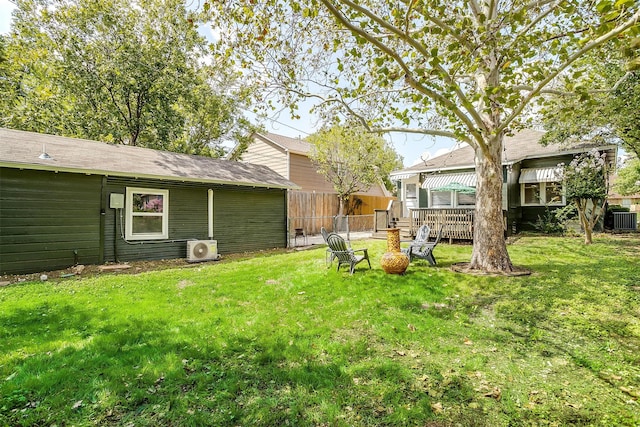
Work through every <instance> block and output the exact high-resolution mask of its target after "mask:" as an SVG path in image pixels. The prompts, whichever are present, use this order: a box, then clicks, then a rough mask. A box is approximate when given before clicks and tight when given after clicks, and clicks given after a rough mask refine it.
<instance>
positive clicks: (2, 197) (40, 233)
mask: <svg viewBox="0 0 640 427" xmlns="http://www.w3.org/2000/svg"><path fill="white" fill-rule="evenodd" d="M127 187H142V188H145V187H146V188H154V189H168V190H169V239H167V240H164V241H137V242H126V241H125V240H124V239H123V237H122V234H123V233H124V223H123V222H122V221H121V218H120V211H119V210H115V209H111V208H110V207H109V199H110V194H111V193H119V194H125V193H126V188H127ZM209 188H211V189H213V190H214V237H213V238H214V239H216V240H218V248H219V251H220V253H222V254H225V253H226V254H228V253H234V252H244V251H254V250H261V249H269V248H275V247H285V246H286V197H287V196H286V191H285V190H278V189H264V188H251V187H249V188H247V187H240V186H222V185H213V186H207V185H202V184H192V183H179V182H173V183H171V182H169V183H168V182H164V181H156V180H138V179H124V178H110V177H101V176H94V175H83V174H71V173H54V172H44V171H30V170H18V169H10V168H0V273H2V274H19V273H31V272H40V271H47V270H53V269H61V268H67V267H69V266H72V265H74V264H75V263H76V262H78V263H80V264H101V263H103V262H115V261H119V262H125V261H134V260H156V259H172V258H185V257H186V250H187V249H186V248H187V243H186V242H187V240H191V239H207V238H208V236H207V233H208V189H209ZM122 219H123V220H126V213H125V211H124V210H122ZM76 253H77V255H76ZM116 255H117V256H116Z"/></svg>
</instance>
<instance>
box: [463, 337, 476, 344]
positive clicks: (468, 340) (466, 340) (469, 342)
mask: <svg viewBox="0 0 640 427" xmlns="http://www.w3.org/2000/svg"><path fill="white" fill-rule="evenodd" d="M462 343H463V344H464V345H473V341H471V340H470V339H469V338H465V339H464V341H463V342H462Z"/></svg>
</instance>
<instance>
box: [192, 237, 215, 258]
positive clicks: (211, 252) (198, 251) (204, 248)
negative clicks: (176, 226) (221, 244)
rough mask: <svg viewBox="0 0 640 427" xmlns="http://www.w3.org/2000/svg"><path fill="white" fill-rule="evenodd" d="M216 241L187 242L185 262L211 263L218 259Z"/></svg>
mask: <svg viewBox="0 0 640 427" xmlns="http://www.w3.org/2000/svg"><path fill="white" fill-rule="evenodd" d="M219 258H220V255H219V254H218V241H217V240H188V241H187V261H189V262H199V261H212V260H216V259H219Z"/></svg>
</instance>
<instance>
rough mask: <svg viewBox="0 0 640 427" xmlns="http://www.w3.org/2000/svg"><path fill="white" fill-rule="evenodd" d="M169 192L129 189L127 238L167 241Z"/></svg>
mask: <svg viewBox="0 0 640 427" xmlns="http://www.w3.org/2000/svg"><path fill="white" fill-rule="evenodd" d="M168 200H169V190H157V189H151V188H131V187H129V188H127V220H126V238H127V239H128V240H151V239H167V238H168V237H169V236H168V234H169V233H168V230H169V226H168V222H169V216H168V212H167V211H168V206H169V205H168Z"/></svg>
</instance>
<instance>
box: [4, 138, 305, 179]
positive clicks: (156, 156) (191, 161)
mask: <svg viewBox="0 0 640 427" xmlns="http://www.w3.org/2000/svg"><path fill="white" fill-rule="evenodd" d="M43 150H45V151H46V153H47V154H49V155H50V156H51V159H49V160H47V159H41V158H40V155H41V154H42V152H43ZM0 166H3V167H12V168H25V169H38V170H52V171H59V172H75V173H90V174H96V175H108V176H125V177H137V178H151V179H164V180H172V181H188V182H202V183H213V184H233V185H242V186H254V187H268V188H297V185H296V184H294V183H292V182H291V181H289V180H287V179H285V178H283V177H282V176H280V175H279V174H277V173H276V172H274V171H273V170H271V169H269V168H267V167H266V166H260V165H250V164H246V163H241V162H234V161H229V160H221V159H213V158H210V157H203V156H192V155H187V154H179V153H172V152H167V151H159V150H151V149H148V148H140V147H131V146H127V145H114V144H107V143H104V142H98V141H90V140H86V139H77V138H68V137H62V136H55V135H46V134H40V133H33V132H25V131H19V130H13V129H4V128H0Z"/></svg>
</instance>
